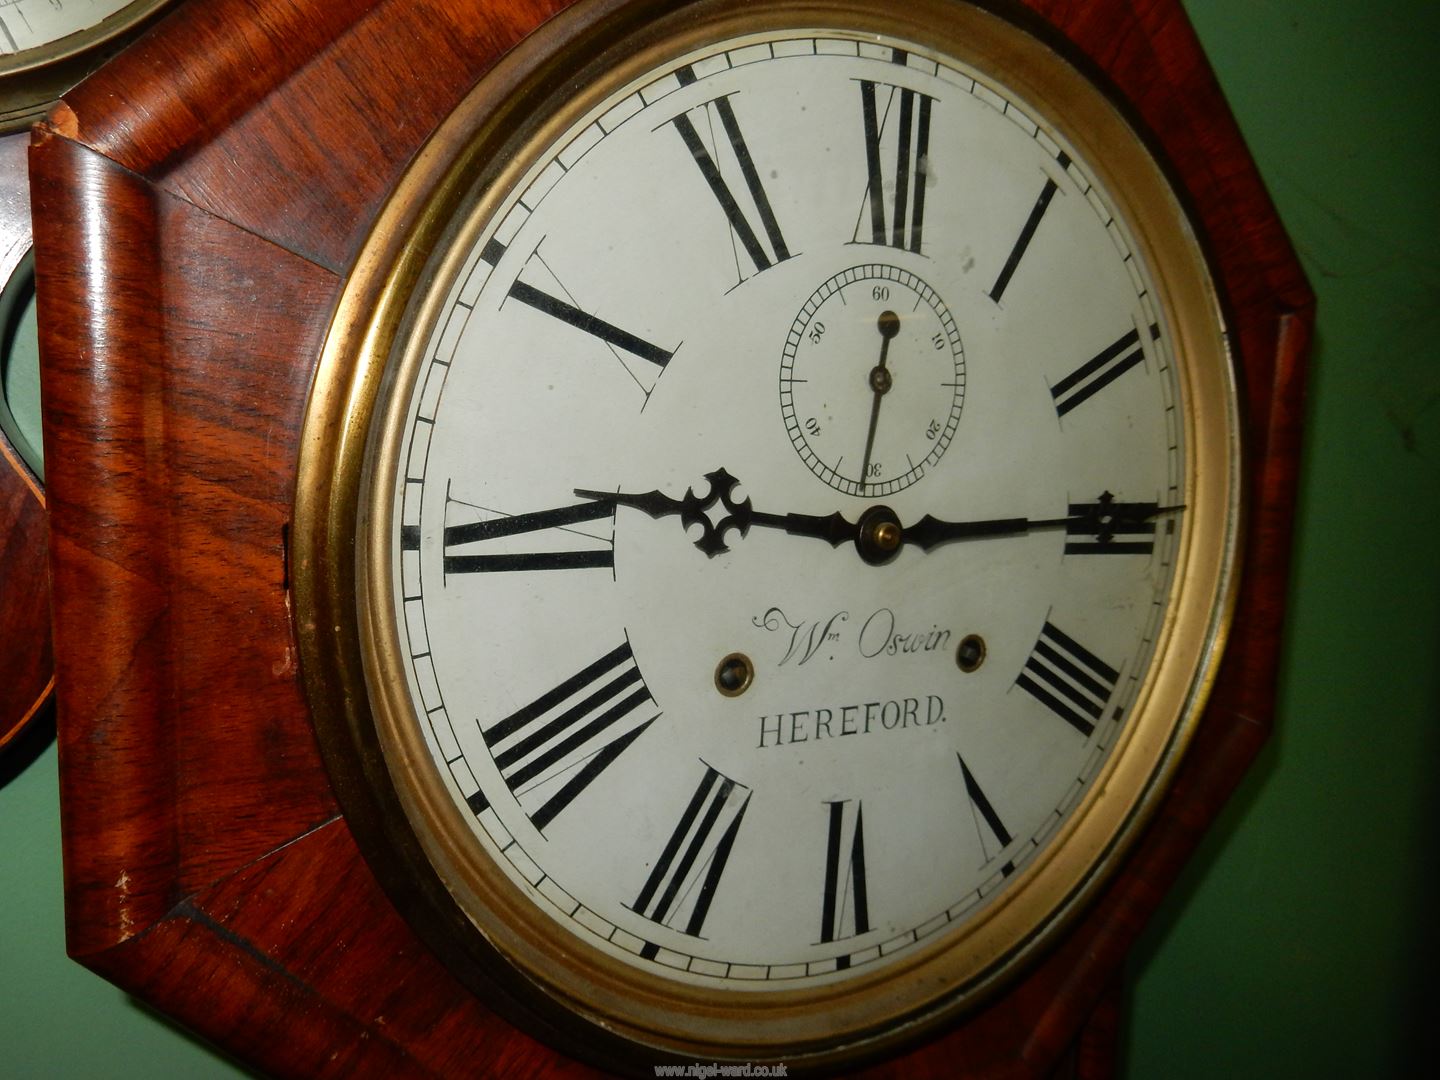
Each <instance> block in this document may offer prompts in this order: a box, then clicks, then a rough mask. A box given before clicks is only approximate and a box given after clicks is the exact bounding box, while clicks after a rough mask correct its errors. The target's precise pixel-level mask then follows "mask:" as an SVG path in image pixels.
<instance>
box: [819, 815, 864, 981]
mask: <svg viewBox="0 0 1440 1080" xmlns="http://www.w3.org/2000/svg"><path fill="white" fill-rule="evenodd" d="M825 805H826V806H827V807H829V832H828V835H827V838H826V843H825V898H824V902H823V903H822V904H821V908H820V940H821V942H831V941H836V940H838V939H840V938H845V937H858V936H859V935H861V934H864V933H868V932H869V930H870V902H869V899H868V890H867V888H866V883H865V820H864V816H863V814H862V813H861V809H860V803H859V802H855V803H853V804H852V803H851V802H849V801H848V800H844V801H837V802H830V803H826V804H825ZM847 839H848V840H849V844H848V845H847V844H846V843H845V841H846V840H847ZM847 848H848V854H842V853H844V852H846V850H847ZM847 923H848V927H847V925H846V924H847ZM846 929H848V930H849V933H846V932H845V931H846ZM836 964H837V966H838V967H839V968H840V969H841V970H844V969H845V968H848V967H849V966H850V958H849V957H848V956H841V957H839V958H837V960H836Z"/></svg>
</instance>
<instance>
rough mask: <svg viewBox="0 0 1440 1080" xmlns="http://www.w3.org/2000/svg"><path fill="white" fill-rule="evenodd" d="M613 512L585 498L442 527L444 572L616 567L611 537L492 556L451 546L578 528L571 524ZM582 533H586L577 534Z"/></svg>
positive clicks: (610, 506) (600, 502)
mask: <svg viewBox="0 0 1440 1080" xmlns="http://www.w3.org/2000/svg"><path fill="white" fill-rule="evenodd" d="M614 513H615V504H614V502H612V501H608V500H605V499H596V500H587V501H586V502H583V503H577V504H576V505H574V506H562V507H559V508H558V509H555V510H536V511H534V512H532V513H529V514H516V515H514V516H513V517H497V518H490V519H488V520H485V521H472V522H467V523H465V524H462V525H447V526H445V563H444V565H445V573H446V574H478V573H491V572H494V571H510V570H582V569H587V568H595V567H605V568H612V567H614V565H615V549H614V547H613V546H611V544H610V542H609V541H602V543H604V546H603V547H600V548H594V549H589V550H586V549H580V550H569V551H518V552H513V551H507V552H496V553H494V554H488V553H487V554H480V555H476V554H469V553H466V554H458V553H452V552H454V549H456V548H461V547H466V546H468V545H470V544H481V543H485V542H487V541H496V540H501V539H503V538H505V537H509V536H517V535H520V534H523V533H543V532H546V531H547V530H551V529H558V530H563V531H566V532H572V533H574V532H577V530H573V529H570V528H569V526H572V525H578V524H582V523H584V522H587V521H599V520H600V519H601V518H607V517H610V516H611V515H613V514H614ZM580 535H586V536H588V534H584V533H581V534H580Z"/></svg>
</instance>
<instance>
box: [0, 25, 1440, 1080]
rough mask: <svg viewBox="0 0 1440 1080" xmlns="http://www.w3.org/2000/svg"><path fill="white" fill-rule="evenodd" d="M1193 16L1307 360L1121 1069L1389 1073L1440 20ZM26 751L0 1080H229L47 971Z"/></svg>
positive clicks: (40, 793) (1423, 484)
mask: <svg viewBox="0 0 1440 1080" xmlns="http://www.w3.org/2000/svg"><path fill="white" fill-rule="evenodd" d="M1187 6H1188V7H1189V9H1190V12H1191V15H1192V18H1193V19H1194V20H1195V22H1196V25H1197V27H1198V29H1199V31H1200V34H1201V37H1202V38H1203V39H1204V41H1205V44H1206V46H1207V48H1208V49H1209V51H1210V55H1211V57H1212V60H1213V62H1214V65H1215V67H1216V70H1217V71H1218V73H1219V76H1220V80H1221V82H1222V84H1223V85H1224V86H1225V88H1226V91H1227V93H1228V94H1229V95H1230V99H1231V102H1232V105H1233V107H1234V109H1235V112H1236V114H1237V115H1238V117H1239V119H1240V124H1241V126H1242V128H1243V129H1244V131H1245V134H1246V136H1247V137H1248V138H1249V140H1250V142H1251V146H1252V149H1253V151H1254V153H1255V156H1256V158H1257V159H1258V160H1259V163H1260V167H1261V170H1262V171H1263V173H1264V174H1265V176H1266V179H1267V181H1268V182H1269V184H1270V187H1271V190H1272V192H1273V194H1274V196H1275V199H1276V201H1277V202H1278V204H1279V206H1280V210H1281V213H1282V215H1283V216H1284V218H1285V220H1286V223H1287V225H1288V227H1289V229H1290V232H1291V235H1292V236H1293V237H1294V239H1295V242H1296V246H1297V247H1298V249H1299V251H1300V254H1301V257H1302V259H1303V260H1304V263H1305V266H1306V269H1307V271H1308V273H1309V274H1310V276H1311V280H1312V282H1313V283H1314V285H1315V288H1316V290H1317V292H1318V294H1319V297H1320V326H1319V344H1318V348H1317V350H1316V353H1315V355H1314V358H1313V364H1312V379H1311V399H1310V406H1309V414H1310V423H1309V428H1308V455H1307V457H1308V460H1307V466H1306V470H1305V474H1304V478H1303V489H1302V497H1301V513H1300V519H1299V527H1300V535H1299V541H1298V558H1297V563H1296V571H1295V578H1294V584H1293V590H1292V593H1293V599H1292V608H1291V612H1292V616H1291V622H1290V638H1289V647H1288V650H1287V654H1286V659H1285V663H1284V666H1283V668H1282V670H1281V672H1280V678H1281V685H1282V707H1281V716H1280V721H1279V732H1278V735H1277V737H1276V738H1275V739H1274V740H1273V741H1272V742H1271V744H1270V746H1269V747H1268V748H1267V750H1266V751H1265V753H1264V755H1263V757H1262V759H1261V761H1260V764H1259V766H1258V767H1257V768H1256V769H1255V770H1254V771H1253V772H1252V773H1251V775H1250V776H1249V777H1248V778H1247V780H1246V782H1245V784H1244V786H1243V787H1242V789H1241V792H1240V794H1239V796H1238V798H1237V799H1236V801H1235V802H1234V803H1233V804H1232V806H1231V808H1230V810H1229V811H1228V812H1227V814H1226V815H1225V816H1224V818H1223V819H1222V820H1221V822H1220V824H1219V826H1218V827H1217V828H1216V829H1215V831H1214V832H1213V834H1212V835H1211V836H1210V838H1209V839H1208V841H1207V843H1206V844H1205V846H1204V848H1203V850H1202V852H1201V856H1200V858H1199V859H1198V860H1197V862H1196V863H1195V865H1194V866H1193V867H1192V868H1191V871H1190V872H1189V873H1188V874H1187V875H1186V877H1185V879H1184V882H1183V884H1182V887H1181V889H1180V890H1179V891H1178V893H1177V894H1176V895H1175V896H1173V897H1172V898H1171V900H1170V902H1169V903H1167V905H1166V907H1165V908H1164V909H1163V911H1162V912H1161V915H1160V917H1159V919H1158V920H1157V921H1156V924H1155V925H1154V926H1153V927H1152V929H1151V930H1150V932H1149V933H1148V935H1147V936H1146V938H1145V940H1144V942H1143V946H1142V948H1141V949H1140V951H1139V953H1138V955H1137V956H1136V958H1135V962H1134V964H1133V976H1134V980H1133V985H1134V990H1133V994H1132V997H1131V1022H1130V1028H1129V1032H1128V1036H1127V1047H1126V1074H1127V1075H1128V1076H1131V1077H1138V1078H1150V1077H1164V1078H1166V1080H1171V1078H1184V1077H1196V1078H1199V1077H1204V1078H1206V1080H1210V1078H1213V1077H1216V1076H1228V1077H1291V1076H1294V1077H1330V1076H1335V1077H1341V1076H1344V1077H1352V1076H1401V1075H1406V1074H1408V1073H1409V1072H1411V1071H1412V1069H1411V1068H1410V1066H1412V1065H1413V1064H1414V1063H1415V1061H1416V1060H1417V1059H1418V1057H1419V1050H1420V1047H1421V1045H1422V1041H1421V1040H1422V1037H1423V1035H1424V1033H1425V1031H1426V1021H1427V1020H1428V1019H1429V1014H1430V1012H1431V1011H1433V1009H1432V1007H1430V1006H1429V1005H1428V997H1427V995H1426V994H1425V992H1424V990H1425V987H1424V984H1423V983H1422V980H1423V979H1424V977H1425V976H1426V975H1428V971H1427V970H1426V968H1427V960H1429V959H1432V958H1434V957H1435V956H1440V948H1437V945H1440V941H1437V937H1440V935H1437V932H1436V930H1435V922H1434V920H1433V913H1434V912H1436V911H1440V880H1437V878H1440V874H1437V864H1440V860H1437V856H1436V849H1435V847H1434V843H1435V830H1434V829H1433V827H1432V824H1431V823H1432V821H1433V820H1434V818H1435V815H1436V814H1437V813H1440V783H1437V780H1436V769H1435V766H1436V764H1437V763H1440V723H1437V721H1440V674H1437V668H1440V664H1437V660H1440V545H1437V543H1436V540H1435V538H1436V537H1437V536H1440V346H1437V344H1436V342H1437V341H1440V229H1437V226H1436V221H1437V218H1440V194H1437V192H1440V150H1437V145H1440V76H1437V70H1440V61H1437V58H1436V55H1435V52H1436V46H1437V44H1440V5H1437V4H1434V3H1433V2H1429V0H1390V2H1388V3H1386V4H1375V3H1373V2H1372V0H1325V2H1323V3H1317V2H1316V0H1189V3H1188V5H1187ZM0 647H4V648H16V647H23V644H20V643H14V642H7V643H0ZM33 743H34V741H32V746H31V747H30V748H28V749H29V750H30V751H34V752H26V751H22V752H21V753H20V754H19V755H14V756H12V759H11V760H8V761H4V762H0V1077H5V1078H9V1077H32V1076H33V1077H54V1076H60V1077H67V1076H84V1077H97V1078H101V1077H142V1076H143V1077H157V1076H187V1077H188V1076H196V1077H199V1076H228V1075H238V1070H236V1068H235V1067H234V1066H232V1065H230V1064H229V1063H227V1062H225V1061H224V1060H222V1059H220V1058H218V1057H216V1056H214V1055H213V1054H211V1053H210V1052H209V1051H208V1050H207V1049H205V1048H204V1047H203V1046H200V1045H198V1044H196V1043H194V1042H193V1041H191V1040H190V1039H189V1038H187V1037H186V1036H185V1035H183V1034H181V1033H179V1032H177V1031H176V1030H174V1029H173V1028H171V1027H169V1026H168V1025H167V1024H166V1023H165V1021H163V1020H162V1019H159V1018H157V1017H155V1016H154V1015H153V1014H151V1013H149V1012H148V1011H147V1010H146V1009H145V1008H144V1007H143V1006H140V1005H138V1004H136V1003H135V1002H133V1001H131V1000H130V999H128V998H127V997H126V996H125V995H124V994H122V993H120V992H119V991H118V990H115V989H113V988H112V987H110V986H109V985H107V984H105V983H103V982H101V981H100V980H99V979H98V978H96V977H94V976H92V975H90V974H88V973H87V972H85V971H84V970H83V969H81V968H80V967H78V966H76V965H74V964H72V963H71V962H70V961H68V960H67V959H65V956H64V946H63V932H62V927H61V886H60V874H61V871H60V857H59V833H58V825H57V798H56V769H55V753H54V748H53V746H51V747H44V746H43V745H42V746H35V745H33Z"/></svg>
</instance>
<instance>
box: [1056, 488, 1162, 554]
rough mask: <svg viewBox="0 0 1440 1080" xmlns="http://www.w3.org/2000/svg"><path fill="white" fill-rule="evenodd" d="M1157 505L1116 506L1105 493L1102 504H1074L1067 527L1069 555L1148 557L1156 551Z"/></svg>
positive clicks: (1066, 543)
mask: <svg viewBox="0 0 1440 1080" xmlns="http://www.w3.org/2000/svg"><path fill="white" fill-rule="evenodd" d="M1159 512H1160V504H1159V503H1154V502H1146V503H1130V502H1116V501H1115V496H1114V495H1111V494H1110V492H1108V491H1107V492H1105V493H1104V494H1103V495H1101V496H1100V501H1099V502H1093V503H1071V504H1070V517H1071V518H1072V519H1073V520H1071V522H1070V523H1069V524H1068V525H1066V526H1065V554H1066V555H1149V554H1151V553H1152V552H1154V550H1155V520H1154V519H1155V515H1156V514H1158V513H1159Z"/></svg>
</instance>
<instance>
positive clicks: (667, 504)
mask: <svg viewBox="0 0 1440 1080" xmlns="http://www.w3.org/2000/svg"><path fill="white" fill-rule="evenodd" d="M705 479H706V480H708V481H709V482H710V490H709V491H708V492H707V493H706V494H705V495H703V496H701V495H697V494H695V489H694V488H693V487H692V488H688V489H687V490H686V492H685V497H684V498H683V499H675V498H671V497H670V496H669V495H666V494H664V493H663V492H660V491H646V492H641V493H638V494H637V493H631V492H624V491H614V492H612V491H588V490H585V489H584V488H576V489H575V494H576V495H578V496H580V498H582V499H595V500H596V501H603V502H609V503H613V504H615V505H616V506H629V507H631V508H633V509H635V510H639V511H640V512H641V513H644V514H648V515H650V516H651V517H652V518H657V519H658V518H662V517H668V516H670V515H679V517H680V522H681V524H682V525H684V526H685V527H686V528H687V529H688V528H689V527H690V526H691V525H698V526H699V527H700V539H698V540H696V541H695V546H696V547H698V548H699V549H700V550H701V551H703V552H704V553H705V554H706V555H707V556H709V557H710V558H712V559H713V558H714V557H715V556H716V555H719V554H721V553H723V552H726V551H729V550H730V546H729V544H727V543H726V537H727V536H728V534H729V533H730V532H731V531H732V530H733V531H735V532H738V533H739V534H740V535H741V536H744V535H745V534H746V533H747V532H749V531H750V525H751V522H752V519H753V518H754V516H755V515H754V512H753V511H752V510H751V507H750V500H749V499H746V500H744V501H743V502H736V501H735V499H734V496H733V494H732V493H733V492H734V489H735V485H736V484H738V483H739V481H738V480H736V479H735V477H733V476H731V475H730V474H729V473H728V472H727V471H726V470H725V469H724V468H719V469H716V470H715V471H714V472H710V473H706V474H705ZM716 504H720V505H722V506H723V507H724V508H725V514H724V516H723V517H721V518H720V520H719V521H711V520H710V510H711V509H713V508H714V507H715V506H716Z"/></svg>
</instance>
